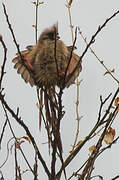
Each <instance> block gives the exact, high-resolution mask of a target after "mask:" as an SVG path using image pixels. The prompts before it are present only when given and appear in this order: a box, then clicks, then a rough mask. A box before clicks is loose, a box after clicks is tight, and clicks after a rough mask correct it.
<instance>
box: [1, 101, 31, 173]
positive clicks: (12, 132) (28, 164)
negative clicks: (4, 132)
mask: <svg viewBox="0 0 119 180" xmlns="http://www.w3.org/2000/svg"><path fill="white" fill-rule="evenodd" d="M2 107H3V110H4V112H5V116H6V120H7V122H8V125H9V128H10V130H11V133H12V135H13V137H14V139H15V141H16V143H18V141H17V138H16V136H15V133H14V131H13V129H12V126H11V123H10V121H9V118H8V115H7V111H6V109H5V106H4V104H3V103H2ZM7 149H8V147H7ZM19 149H20V151H21V154H22V156H23V157H24V160H25V161H26V163H27V165H28V167H29V168H30V170H31V172H32V173H33V174H34V172H33V170H32V168H31V166H30V164H29V162H28V160H27V158H26V156H25V154H24V152H23V150H22V149H21V148H19ZM8 155H9V151H8ZM7 157H8V156H7Z"/></svg>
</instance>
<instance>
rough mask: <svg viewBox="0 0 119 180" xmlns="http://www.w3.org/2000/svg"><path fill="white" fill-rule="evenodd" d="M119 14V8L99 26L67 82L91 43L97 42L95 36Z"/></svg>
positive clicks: (70, 76)
mask: <svg viewBox="0 0 119 180" xmlns="http://www.w3.org/2000/svg"><path fill="white" fill-rule="evenodd" d="M118 14H119V10H118V11H116V12H115V13H114V14H113V15H112V16H110V17H109V18H107V19H106V21H105V22H104V23H103V24H102V25H101V26H99V27H98V29H97V31H96V32H95V33H94V35H93V36H92V37H91V40H90V41H89V43H88V44H87V46H86V48H85V50H84V51H83V53H82V55H81V56H80V59H79V61H78V63H77V65H76V67H75V68H74V70H73V71H72V73H71V74H70V75H69V76H68V78H67V82H68V81H69V80H70V79H71V78H72V76H73V74H74V73H75V71H76V70H77V68H78V67H79V65H80V62H81V61H82V59H83V57H84V56H85V54H86V53H87V51H88V49H89V47H90V46H91V44H93V43H94V42H95V38H96V37H97V35H98V34H99V33H100V32H101V31H102V29H103V28H104V27H105V26H106V25H107V23H108V22H110V20H112V19H113V18H114V17H115V16H116V15H118Z"/></svg>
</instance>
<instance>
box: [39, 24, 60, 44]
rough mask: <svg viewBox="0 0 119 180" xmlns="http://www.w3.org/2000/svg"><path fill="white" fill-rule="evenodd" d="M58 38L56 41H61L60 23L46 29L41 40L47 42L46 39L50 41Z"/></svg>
mask: <svg viewBox="0 0 119 180" xmlns="http://www.w3.org/2000/svg"><path fill="white" fill-rule="evenodd" d="M55 37H56V39H59V35H58V23H56V24H54V25H53V26H52V27H50V28H47V29H45V30H44V31H43V32H42V33H41V35H40V38H39V41H40V40H45V39H50V40H54V39H55Z"/></svg>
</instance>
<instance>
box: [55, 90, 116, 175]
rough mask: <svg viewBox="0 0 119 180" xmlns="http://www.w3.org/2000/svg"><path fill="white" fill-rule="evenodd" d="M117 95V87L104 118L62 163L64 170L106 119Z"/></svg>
mask: <svg viewBox="0 0 119 180" xmlns="http://www.w3.org/2000/svg"><path fill="white" fill-rule="evenodd" d="M118 93H119V87H118V88H117V90H116V92H115V94H114V96H113V98H112V100H111V102H110V104H109V107H108V109H107V110H106V112H105V114H104V116H103V117H102V119H101V120H100V122H99V123H96V124H95V126H94V127H93V129H92V130H91V131H90V133H89V134H88V136H86V138H85V139H84V140H83V141H82V142H81V143H80V145H79V146H77V147H76V148H75V149H74V151H73V152H72V153H71V154H70V155H69V156H68V157H67V158H66V160H65V162H64V166H65V168H66V167H67V166H68V164H69V163H70V162H71V161H72V160H73V159H74V158H75V156H76V155H77V154H78V152H79V151H80V150H81V148H82V147H83V146H84V144H85V143H86V142H87V141H88V140H89V139H90V137H91V136H92V135H93V134H94V132H95V131H96V130H97V128H98V127H99V126H100V125H101V124H102V122H103V121H104V119H105V118H106V117H107V115H108V114H109V111H110V109H111V107H112V104H113V102H114V100H115V98H116V96H117V94H118ZM62 168H63V167H61V169H60V170H59V172H58V173H60V171H61V170H62Z"/></svg>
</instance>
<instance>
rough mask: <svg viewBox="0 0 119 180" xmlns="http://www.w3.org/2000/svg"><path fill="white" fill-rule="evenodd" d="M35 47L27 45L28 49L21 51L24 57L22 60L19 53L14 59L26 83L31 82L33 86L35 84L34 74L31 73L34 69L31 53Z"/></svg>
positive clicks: (18, 71) (16, 67)
mask: <svg viewBox="0 0 119 180" xmlns="http://www.w3.org/2000/svg"><path fill="white" fill-rule="evenodd" d="M33 49H34V46H27V50H24V51H21V55H22V57H23V59H22V60H21V57H20V55H19V54H17V56H16V57H15V58H14V59H13V60H12V62H13V63H14V64H15V65H14V68H15V69H17V73H18V74H21V76H22V78H23V79H24V81H25V82H26V83H28V82H29V83H30V85H31V86H33V85H34V80H33V78H32V74H31V73H30V72H31V71H32V70H33V67H32V65H31V63H30V54H31V52H32V50H33Z"/></svg>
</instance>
